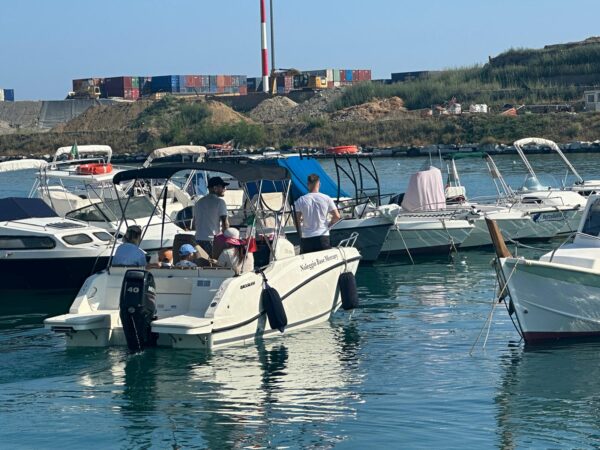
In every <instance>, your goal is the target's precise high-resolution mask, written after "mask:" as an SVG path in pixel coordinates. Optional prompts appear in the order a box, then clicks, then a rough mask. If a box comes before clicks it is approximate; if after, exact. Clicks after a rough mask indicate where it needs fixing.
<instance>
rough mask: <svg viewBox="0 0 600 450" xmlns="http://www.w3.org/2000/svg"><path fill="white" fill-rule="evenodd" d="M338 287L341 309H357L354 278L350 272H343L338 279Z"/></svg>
mask: <svg viewBox="0 0 600 450" xmlns="http://www.w3.org/2000/svg"><path fill="white" fill-rule="evenodd" d="M338 287H339V289H340V295H341V296H342V308H343V309H344V310H345V311H348V310H349V309H354V308H356V307H358V290H357V288H356V278H355V277H354V274H353V273H352V272H344V273H342V274H341V275H340V278H339V279H338Z"/></svg>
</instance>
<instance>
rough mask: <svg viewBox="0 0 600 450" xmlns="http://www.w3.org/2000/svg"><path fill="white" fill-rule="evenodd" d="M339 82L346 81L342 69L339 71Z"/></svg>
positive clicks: (344, 72)
mask: <svg viewBox="0 0 600 450" xmlns="http://www.w3.org/2000/svg"><path fill="white" fill-rule="evenodd" d="M340 81H342V82H344V81H346V71H345V70H342V69H340Z"/></svg>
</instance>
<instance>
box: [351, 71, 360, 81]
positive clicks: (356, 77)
mask: <svg viewBox="0 0 600 450" xmlns="http://www.w3.org/2000/svg"><path fill="white" fill-rule="evenodd" d="M352 81H353V82H354V83H356V82H358V81H362V80H361V79H360V71H359V70H353V71H352Z"/></svg>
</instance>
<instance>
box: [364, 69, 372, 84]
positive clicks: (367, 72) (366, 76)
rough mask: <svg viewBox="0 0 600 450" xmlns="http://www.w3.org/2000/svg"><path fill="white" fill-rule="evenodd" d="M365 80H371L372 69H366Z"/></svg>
mask: <svg viewBox="0 0 600 450" xmlns="http://www.w3.org/2000/svg"><path fill="white" fill-rule="evenodd" d="M364 80H365V81H371V70H365V76H364Z"/></svg>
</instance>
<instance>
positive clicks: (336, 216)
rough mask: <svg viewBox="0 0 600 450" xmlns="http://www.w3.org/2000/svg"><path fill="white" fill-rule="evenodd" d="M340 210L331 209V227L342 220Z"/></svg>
mask: <svg viewBox="0 0 600 450" xmlns="http://www.w3.org/2000/svg"><path fill="white" fill-rule="evenodd" d="M341 218H342V217H341V216H340V212H339V211H338V210H337V209H334V210H332V211H331V220H330V221H329V228H331V227H332V226H333V225H335V224H336V223H337V222H339V221H340V220H341Z"/></svg>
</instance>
